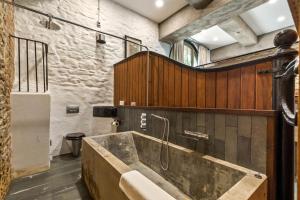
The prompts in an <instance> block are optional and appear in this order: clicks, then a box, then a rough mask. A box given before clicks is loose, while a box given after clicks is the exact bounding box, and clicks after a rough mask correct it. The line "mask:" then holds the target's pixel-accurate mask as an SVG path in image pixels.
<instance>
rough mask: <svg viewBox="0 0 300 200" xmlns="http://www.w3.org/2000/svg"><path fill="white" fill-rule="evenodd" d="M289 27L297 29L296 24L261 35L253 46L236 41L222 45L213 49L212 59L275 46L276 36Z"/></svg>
mask: <svg viewBox="0 0 300 200" xmlns="http://www.w3.org/2000/svg"><path fill="white" fill-rule="evenodd" d="M289 28H291V29H294V30H296V28H295V27H294V26H291V27H287V28H284V29H281V30H278V31H274V32H271V33H267V34H264V35H261V36H259V37H258V43H257V44H255V45H252V46H247V47H244V46H242V45H240V44H239V43H234V44H231V45H228V46H225V47H220V48H217V49H214V50H211V60H212V61H216V60H221V59H225V58H231V57H234V56H238V55H242V54H247V53H251V52H255V51H259V50H264V49H267V48H272V47H274V43H273V40H274V38H275V35H276V34H277V33H279V32H280V31H282V30H285V29H289Z"/></svg>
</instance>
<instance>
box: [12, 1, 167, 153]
mask: <svg viewBox="0 0 300 200" xmlns="http://www.w3.org/2000/svg"><path fill="white" fill-rule="evenodd" d="M16 2H17V3H19V4H22V5H26V6H28V7H32V8H34V9H37V10H41V11H44V12H47V13H51V14H53V15H55V16H59V17H63V18H65V19H68V20H71V21H74V22H77V23H80V24H83V25H85V26H88V27H92V28H95V29H96V28H97V27H96V24H97V23H96V22H97V18H98V17H97V5H98V0H64V1H59V0H52V1H44V0H16ZM100 4H101V5H100V7H101V8H100V9H101V14H100V19H101V29H102V30H103V31H105V32H110V33H113V34H116V35H118V36H121V37H124V36H125V35H129V36H131V37H135V38H138V39H141V40H142V42H143V44H145V45H147V46H149V47H150V49H151V50H152V51H156V52H159V53H164V49H163V46H162V45H163V44H162V43H160V42H159V41H158V38H159V35H158V24H156V23H154V22H153V21H151V20H149V19H147V18H145V17H142V16H141V15H139V14H137V13H134V12H132V11H130V10H128V9H126V8H124V7H122V6H120V5H118V4H116V3H114V2H113V1H111V0H101V1H100ZM41 20H45V17H41V16H39V15H36V14H33V13H31V12H28V11H24V10H22V9H16V11H15V26H16V35H17V36H22V37H25V38H32V39H35V40H40V41H44V42H46V43H48V44H49V55H48V59H49V65H48V66H49V89H50V93H51V122H50V137H51V140H52V147H51V154H53V155H58V154H63V153H68V152H69V150H70V148H69V145H67V143H66V142H65V141H64V140H63V136H64V135H66V134H67V133H70V132H78V131H80V132H84V133H86V134H87V135H96V134H102V133H107V132H110V122H111V119H101V118H100V119H99V118H97V119H96V118H93V117H92V107H93V106H94V105H111V104H112V100H113V64H115V63H117V62H118V61H120V60H122V59H124V42H123V41H121V40H117V39H114V38H111V37H106V40H107V43H106V44H105V45H97V44H96V34H95V33H94V32H91V31H87V30H85V29H82V28H79V27H76V26H72V25H69V24H66V23H61V22H57V21H55V22H56V23H58V24H59V26H60V27H61V29H60V30H59V31H53V30H47V29H45V28H44V27H43V26H42V25H41V24H40V21H41ZM24 67H25V66H24ZM33 73H34V71H33ZM23 85H24V86H25V84H23ZM68 104H75V105H79V106H80V113H79V114H75V115H66V105H68Z"/></svg>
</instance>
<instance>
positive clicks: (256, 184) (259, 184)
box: [83, 131, 267, 200]
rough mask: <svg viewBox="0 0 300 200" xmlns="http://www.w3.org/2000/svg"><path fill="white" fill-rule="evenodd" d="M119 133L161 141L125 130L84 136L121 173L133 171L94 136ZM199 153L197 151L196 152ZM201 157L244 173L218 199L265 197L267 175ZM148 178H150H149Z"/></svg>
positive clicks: (188, 151)
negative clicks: (257, 176)
mask: <svg viewBox="0 0 300 200" xmlns="http://www.w3.org/2000/svg"><path fill="white" fill-rule="evenodd" d="M121 134H135V135H138V136H141V137H144V138H147V139H150V140H153V141H156V142H161V140H160V139H158V138H155V137H152V136H149V135H145V134H142V133H139V132H136V131H125V132H118V133H108V134H103V135H97V136H89V137H85V138H84V139H83V141H84V142H86V143H88V144H89V145H91V146H92V147H93V149H94V150H95V151H97V152H98V153H99V154H100V156H102V157H103V159H105V160H106V161H107V162H108V163H109V164H110V165H111V166H112V167H113V168H114V169H115V170H117V171H118V172H119V173H120V174H121V175H122V174H123V173H126V172H129V171H133V169H131V168H130V167H129V166H128V165H126V164H125V163H124V162H123V161H122V160H120V159H119V158H117V157H116V156H115V155H114V154H112V153H111V152H110V151H108V150H107V149H106V148H104V147H103V146H101V145H100V144H98V143H97V142H96V141H95V140H94V138H101V137H107V136H111V135H121ZM169 145H170V146H171V147H173V148H176V149H178V150H181V151H184V152H186V153H188V154H193V153H197V152H195V151H194V150H191V149H188V148H185V147H181V146H179V145H176V144H173V143H169ZM197 154H199V153H197ZM201 157H202V158H203V159H205V160H208V161H210V162H214V163H217V164H220V165H222V166H226V167H229V168H232V169H234V170H237V171H240V172H242V173H244V174H245V175H244V177H243V178H242V179H241V180H239V181H238V182H237V183H236V184H235V185H233V186H232V187H231V188H230V189H229V190H227V191H226V192H225V193H224V194H223V195H222V196H221V197H219V198H218V199H219V200H243V199H245V200H246V199H252V198H253V197H254V195H256V193H259V195H262V196H260V197H263V196H264V197H265V199H267V176H266V175H265V174H262V173H259V172H256V171H254V170H251V169H248V168H245V167H242V166H239V165H236V164H233V163H230V162H227V161H224V160H221V159H218V158H215V157H212V156H209V155H203V156H201ZM256 175H260V177H261V178H256ZM149 180H150V179H149Z"/></svg>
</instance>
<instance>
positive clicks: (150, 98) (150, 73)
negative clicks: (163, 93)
mask: <svg viewBox="0 0 300 200" xmlns="http://www.w3.org/2000/svg"><path fill="white" fill-rule="evenodd" d="M149 59H150V60H149V106H153V102H154V95H153V94H154V87H153V85H154V81H153V74H154V71H153V70H154V69H153V65H154V59H155V58H154V55H151V54H150V57H149ZM146 61H147V60H146ZM145 64H146V66H145V68H146V70H147V62H146V63H145Z"/></svg>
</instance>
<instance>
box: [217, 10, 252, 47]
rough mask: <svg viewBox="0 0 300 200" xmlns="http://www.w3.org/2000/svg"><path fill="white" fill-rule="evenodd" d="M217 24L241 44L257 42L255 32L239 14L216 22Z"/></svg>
mask: <svg viewBox="0 0 300 200" xmlns="http://www.w3.org/2000/svg"><path fill="white" fill-rule="evenodd" d="M218 26H219V27H220V28H221V29H223V30H224V31H225V32H227V33H228V34H229V35H231V37H233V38H234V39H236V40H237V41H238V42H239V43H240V44H241V45H242V46H250V45H254V44H257V41H258V39H257V36H256V34H255V33H254V31H253V30H252V29H251V28H250V27H249V26H248V24H246V22H244V20H243V19H242V18H241V17H239V16H237V17H233V18H231V19H229V20H226V21H224V22H222V23H220V24H218Z"/></svg>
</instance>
